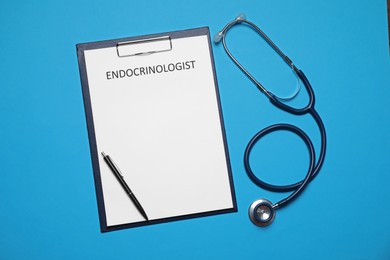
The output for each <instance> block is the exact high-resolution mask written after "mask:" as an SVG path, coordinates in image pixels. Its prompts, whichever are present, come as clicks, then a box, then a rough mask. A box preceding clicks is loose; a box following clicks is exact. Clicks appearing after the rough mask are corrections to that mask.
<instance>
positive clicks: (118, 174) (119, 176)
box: [102, 152, 149, 221]
mask: <svg viewBox="0 0 390 260" xmlns="http://www.w3.org/2000/svg"><path fill="white" fill-rule="evenodd" d="M102 155H103V158H104V161H105V162H106V163H107V164H108V167H110V169H111V171H112V172H113V173H114V175H115V177H116V178H117V180H118V181H119V182H120V184H121V185H122V187H123V189H124V190H125V191H126V193H127V195H129V197H130V199H131V201H132V202H133V203H134V205H135V206H136V208H137V209H138V211H139V213H141V215H142V216H143V217H144V218H145V219H146V220H147V221H149V219H148V216H147V215H146V213H145V210H144V209H143V208H142V206H141V204H140V203H139V201H138V200H137V198H136V197H135V195H134V193H133V192H132V191H131V190H130V188H129V186H128V185H127V183H126V182H125V179H124V178H123V175H122V173H121V171H120V170H119V168H118V166H116V164H115V163H114V161H113V160H112V159H111V157H110V156H108V155H106V154H105V153H104V152H102Z"/></svg>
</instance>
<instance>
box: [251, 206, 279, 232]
mask: <svg viewBox="0 0 390 260" xmlns="http://www.w3.org/2000/svg"><path fill="white" fill-rule="evenodd" d="M248 213H249V218H250V219H251V221H252V223H253V224H255V225H256V226H259V227H265V226H268V225H270V224H271V223H272V222H273V221H274V219H275V215H276V211H275V208H274V207H273V205H272V203H271V202H270V201H269V200H266V199H259V200H256V201H254V202H253V203H252V204H251V206H250V207H249V211H248Z"/></svg>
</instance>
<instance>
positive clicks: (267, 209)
mask: <svg viewBox="0 0 390 260" xmlns="http://www.w3.org/2000/svg"><path fill="white" fill-rule="evenodd" d="M239 24H245V25H248V26H250V27H251V28H252V29H253V30H254V31H255V32H257V33H258V34H259V35H261V37H262V38H263V39H264V40H265V41H266V42H267V43H268V44H269V45H270V46H271V47H272V48H273V49H274V50H275V51H276V53H277V54H279V56H280V57H281V58H282V59H283V60H284V61H285V63H286V64H287V65H288V66H289V67H291V69H292V70H293V72H294V73H295V75H296V76H297V78H298V79H299V80H300V81H301V82H302V83H303V85H304V86H305V88H306V90H307V92H308V95H309V102H308V104H307V106H306V107H304V108H294V107H291V106H289V105H287V104H286V103H284V102H285V101H288V100H291V99H293V98H294V97H295V96H296V95H297V94H298V92H299V89H297V91H296V92H295V93H294V94H293V95H292V96H291V97H288V98H280V97H278V96H276V95H275V94H273V93H272V92H270V91H268V90H267V89H266V88H265V87H264V86H263V85H262V84H260V82H258V81H257V80H256V79H255V78H254V77H253V76H252V75H251V74H250V73H249V72H248V71H247V70H246V69H245V68H244V67H243V66H242V65H241V64H240V63H239V62H238V61H237V59H236V58H235V57H234V56H233V55H232V53H231V52H230V51H229V49H228V47H227V45H226V41H225V38H226V34H227V32H228V31H229V29H230V28H232V27H233V26H235V25H239ZM221 41H222V45H223V47H224V49H225V51H226V53H227V54H228V55H229V57H230V58H231V59H232V60H233V62H234V63H235V64H236V65H237V66H238V67H239V68H240V69H241V70H242V71H243V72H244V73H245V75H246V76H247V77H249V78H250V79H251V81H252V82H253V83H254V84H255V85H256V86H257V87H258V88H259V90H260V91H261V92H263V93H264V94H265V95H266V96H267V97H268V98H269V100H270V101H271V103H272V104H273V105H275V106H276V107H278V108H280V109H282V110H284V111H286V112H288V113H291V114H294V115H305V114H310V115H311V116H312V117H313V118H314V120H315V122H316V123H317V125H318V128H319V130H320V134H321V149H320V155H319V157H318V160H316V156H315V151H314V147H313V143H312V142H311V140H310V138H309V137H308V136H307V134H306V133H305V132H304V131H303V130H301V129H300V128H298V127H296V126H294V125H291V124H284V123H282V124H275V125H271V126H269V127H266V128H264V129H263V130H261V131H260V132H258V133H257V134H256V135H255V136H253V138H252V139H251V140H250V141H249V143H248V145H247V147H246V149H245V153H244V166H245V170H246V172H247V174H248V176H249V178H250V179H251V180H252V181H253V182H254V183H255V184H256V185H257V186H259V187H261V188H263V189H266V190H269V191H273V192H291V191H292V193H291V194H290V195H289V196H288V197H287V198H284V199H282V200H280V201H279V202H277V203H275V204H273V203H271V202H270V201H268V200H266V199H258V200H256V201H254V202H253V203H252V204H251V205H250V207H249V217H250V219H251V221H252V222H253V223H254V224H255V225H257V226H260V227H264V226H268V225H269V224H271V223H272V222H273V220H274V218H275V215H276V210H277V209H280V208H282V207H285V206H287V205H288V204H289V203H291V202H292V201H293V200H294V199H296V198H297V196H298V195H299V194H301V193H302V191H303V190H304V189H305V188H306V187H307V185H308V184H309V182H310V181H312V180H313V179H314V177H316V176H317V174H318V172H319V171H320V169H321V167H322V164H323V162H324V158H325V153H326V132H325V127H324V124H323V122H322V120H321V118H320V116H319V114H318V113H317V111H316V110H315V108H314V104H315V96H314V92H313V89H312V87H311V85H310V83H309V81H308V79H307V78H306V76H305V74H304V73H303V72H302V71H301V70H299V69H298V68H297V67H296V66H295V65H294V63H293V62H292V61H291V60H290V58H288V57H287V56H286V55H285V54H284V53H283V52H282V51H281V50H280V49H279V48H278V47H277V46H276V45H275V44H274V43H273V42H272V40H271V39H270V38H269V37H268V36H267V35H266V34H265V33H264V32H263V31H262V30H261V29H260V28H259V27H257V26H256V25H255V24H254V23H252V22H250V21H248V20H246V17H245V15H244V14H240V15H239V16H238V17H237V18H236V19H235V20H233V21H231V22H229V23H228V24H227V25H226V26H225V27H224V28H223V29H222V30H221V31H220V32H218V33H217V34H216V35H215V37H214V42H215V43H216V44H217V43H219V42H221ZM275 131H290V132H292V133H294V134H296V135H298V136H299V137H300V138H301V139H302V140H303V141H304V143H305V144H306V146H307V149H308V151H309V159H310V163H309V169H308V171H307V174H306V176H305V178H304V179H303V180H301V181H299V182H296V183H294V184H290V185H272V184H269V183H267V182H264V181H262V180H260V179H259V178H258V177H257V176H256V175H255V174H254V172H253V171H252V169H251V166H250V164H249V156H250V153H251V151H252V148H253V146H254V145H255V144H256V143H257V142H258V141H259V140H260V139H261V138H262V137H264V136H265V135H267V134H269V133H271V132H275Z"/></svg>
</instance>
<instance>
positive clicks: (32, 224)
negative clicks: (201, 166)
mask: <svg viewBox="0 0 390 260" xmlns="http://www.w3.org/2000/svg"><path fill="white" fill-rule="evenodd" d="M242 11H244V12H246V13H247V16H248V18H249V19H250V20H251V21H253V22H255V23H257V25H259V26H260V27H261V28H262V29H263V30H264V31H265V32H266V33H267V34H268V35H269V36H270V37H271V38H272V39H273V41H274V42H275V43H276V44H277V45H278V46H279V47H280V48H281V49H282V50H283V51H284V52H285V53H286V54H287V55H288V56H289V57H290V58H291V59H292V60H293V61H294V62H295V64H296V65H297V66H298V67H299V68H301V69H302V70H303V71H304V72H305V74H306V76H307V77H308V78H309V80H310V81H311V83H312V85H313V87H314V91H315V93H316V96H317V104H316V107H317V109H318V111H319V113H320V114H321V115H322V118H323V120H324V122H325V125H326V128H327V133H328V153H327V157H326V161H325V164H324V167H323V168H322V171H321V172H320V174H319V176H318V177H317V178H316V179H315V180H314V181H313V182H312V183H311V184H310V185H309V187H308V188H307V190H305V192H304V193H303V194H302V196H301V197H299V198H298V200H297V201H295V203H293V204H291V205H290V206H288V207H286V208H284V209H281V210H280V211H278V213H277V217H276V219H275V222H274V223H273V225H272V226H270V227H268V228H265V229H264V228H257V227H255V226H254V225H253V224H252V223H251V222H250V221H249V219H248V217H247V208H248V206H249V205H250V203H252V201H253V200H254V199H257V198H260V197H266V198H269V199H270V200H272V201H273V202H276V201H278V200H279V199H281V198H282V197H283V196H285V195H287V194H273V193H270V192H267V191H264V190H261V189H259V188H258V187H256V186H255V185H254V184H253V183H252V182H251V181H250V180H249V178H248V177H247V176H246V173H245V171H244V167H243V162H242V161H243V159H242V157H243V151H244V149H245V146H246V144H247V142H248V141H249V139H250V138H251V137H252V136H253V135H254V134H255V133H256V132H257V131H258V130H260V129H261V128H263V127H265V126H267V125H269V124H273V123H280V122H289V123H293V124H297V125H298V126H300V127H301V128H303V129H304V130H305V131H307V132H308V133H309V134H310V136H312V139H313V142H314V144H315V145H316V146H317V151H318V145H319V133H318V130H317V128H316V125H315V124H314V122H313V120H312V119H311V118H310V117H302V118H297V117H294V116H291V115H288V114H286V113H285V112H282V111H280V110H278V109H276V108H274V107H273V106H272V105H271V104H270V103H269V102H268V100H267V98H266V97H265V96H264V95H263V94H261V93H259V91H257V90H256V88H255V87H254V86H253V84H252V83H251V82H250V81H249V80H248V79H247V78H246V77H245V76H244V75H243V74H242V73H241V72H240V71H239V70H238V69H237V68H236V67H235V66H234V64H233V63H232V62H231V61H230V60H229V59H228V57H227V55H226V54H225V52H224V51H223V49H222V46H213V48H214V57H215V62H216V69H217V77H218V81H219V86H220V92H221V101H222V108H223V113H224V117H225V126H226V131H227V139H228V145H229V151H230V155H231V163H232V169H233V177H234V183H235V189H236V195H237V202H238V208H239V210H238V212H237V213H232V214H224V215H218V216H212V217H205V218H197V219H191V220H185V221H178V222H172V223H165V224H159V225H153V226H147V227H140V228H134V229H126V230H121V231H115V232H110V233H105V234H101V233H100V231H99V222H98V212H97V203H96V197H95V188H94V182H93V174H92V166H91V161H90V152H89V145H88V136H87V129H86V122H85V115H84V106H83V101H82V93H81V86H80V79H79V71H78V64H77V56H76V48H75V44H76V43H82V42H89V41H97V40H107V39H112V38H120V37H128V36H136V35H144V34H149V33H159V32H165V31H171V30H179V29H187V28H193V27H201V26H209V27H210V30H211V33H212V34H214V33H216V32H217V31H218V30H220V29H221V28H222V27H223V26H224V25H225V24H226V23H227V22H228V21H230V20H231V19H233V18H234V17H235V16H236V15H237V14H238V13H239V12H242ZM228 37H229V39H228V40H229V44H230V46H231V47H232V48H234V50H235V53H236V54H237V55H238V56H240V58H242V59H243V63H245V65H247V66H248V67H249V68H251V71H253V73H254V74H256V76H257V77H258V80H259V81H260V82H263V83H264V85H266V86H267V87H269V88H270V89H271V90H273V91H275V92H277V93H280V94H286V95H287V94H288V93H289V92H290V91H292V88H293V87H292V86H293V84H295V83H294V79H293V77H291V75H290V74H288V68H286V67H284V65H283V63H282V62H281V60H280V59H278V58H277V56H276V55H275V54H274V53H273V52H272V51H271V50H270V49H269V47H267V46H266V45H264V43H263V42H261V40H258V39H257V38H256V36H255V35H253V34H251V33H250V31H249V30H247V29H245V28H236V29H234V30H232V31H231V32H230V33H229V35H228ZM240 37H242V38H240ZM248 39H257V40H258V43H259V44H260V45H257V43H253V42H252V41H251V43H248V45H247V46H246V47H242V46H243V45H240V44H245V40H248ZM239 47H241V48H239ZM0 73H1V74H0V149H1V154H0V172H1V173H0V259H250V258H251V259H390V221H389V220H390V189H389V183H390V156H389V155H390V117H389V115H388V112H389V109H390V105H389V96H390V62H389V48H388V35H387V14H386V1H385V0H375V1H369V0H365V1H353V0H337V1H336V0H330V1H309V0H297V1H213V0H210V1H204V2H202V1H120V0H117V1H101V0H97V1H89V2H88V1H70V0H66V1H65V0H62V1H46V0H45V1H11V0H3V1H2V2H1V4H0ZM284 74H286V75H287V76H289V77H287V79H285V77H284V76H285V75H284ZM282 76H283V77H282ZM286 82H287V83H288V84H287V83H286ZM284 84H287V85H284ZM300 98H301V99H303V100H304V98H305V95H301V96H300ZM286 147H287V148H286ZM251 161H252V164H253V168H254V169H256V172H257V173H258V175H259V176H260V177H262V178H263V179H265V180H267V181H273V182H276V183H288V182H289V181H294V180H298V179H300V178H302V177H303V176H304V174H305V171H306V168H307V163H308V155H307V152H306V150H305V147H304V145H303V143H302V141H300V140H299V139H298V138H297V137H296V136H294V135H292V134H288V133H287V134H286V133H284V134H283V133H277V134H275V135H272V136H271V135H270V136H267V137H266V138H265V139H264V141H263V142H261V143H259V145H257V146H256V147H255V150H254V153H253V156H252V157H251Z"/></svg>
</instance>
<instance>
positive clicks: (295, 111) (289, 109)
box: [270, 69, 315, 115]
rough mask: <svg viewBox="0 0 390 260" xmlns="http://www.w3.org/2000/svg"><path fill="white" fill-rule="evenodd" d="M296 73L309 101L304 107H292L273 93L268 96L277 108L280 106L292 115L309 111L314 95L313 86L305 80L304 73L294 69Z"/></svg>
mask: <svg viewBox="0 0 390 260" xmlns="http://www.w3.org/2000/svg"><path fill="white" fill-rule="evenodd" d="M296 73H297V75H298V77H299V79H300V80H301V81H302V83H303V85H304V86H305V88H306V90H307V93H308V94H309V103H308V104H307V106H306V107H304V108H293V107H291V106H288V105H286V104H285V103H283V102H282V101H280V100H279V99H278V98H277V97H276V96H275V95H272V94H271V96H270V101H271V103H272V104H273V105H275V106H276V107H278V108H280V109H282V110H284V111H286V112H288V113H291V114H294V115H303V114H306V113H309V112H310V110H312V109H313V108H314V104H315V96H314V92H313V88H312V87H311V85H310V82H309V81H308V80H307V78H306V76H305V74H304V73H303V72H302V71H301V70H298V69H297V70H296Z"/></svg>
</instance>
